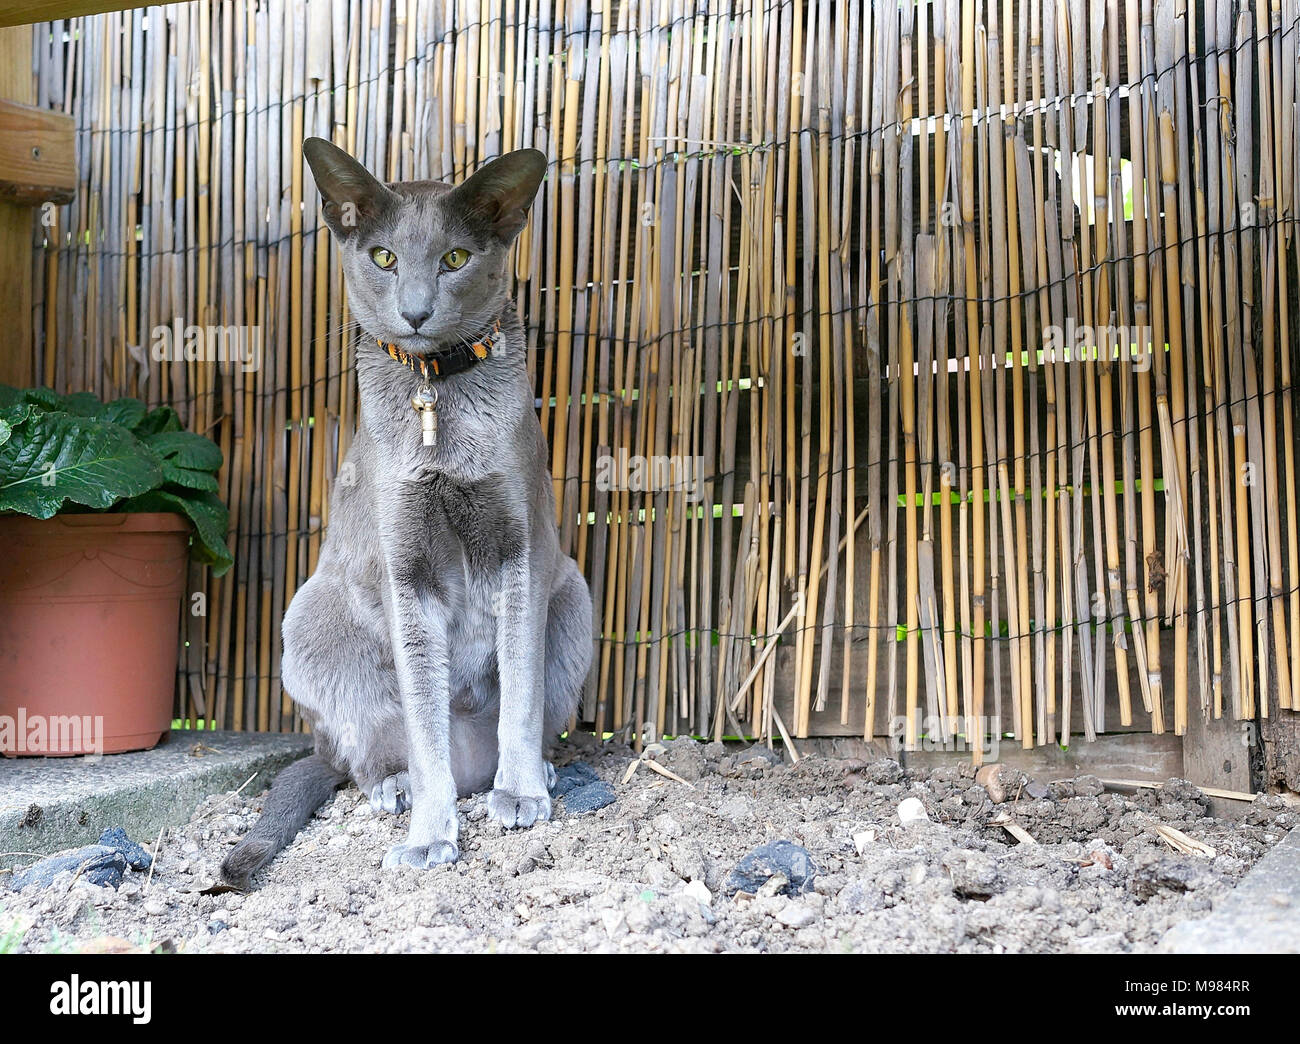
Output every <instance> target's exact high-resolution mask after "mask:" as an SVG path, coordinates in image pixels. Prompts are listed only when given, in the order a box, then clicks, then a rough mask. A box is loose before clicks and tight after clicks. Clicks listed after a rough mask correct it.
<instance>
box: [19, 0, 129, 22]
mask: <svg viewBox="0 0 1300 1044" xmlns="http://www.w3.org/2000/svg"><path fill="white" fill-rule="evenodd" d="M147 6H148V4H140V3H133V2H130V0H128V2H126V3H123V2H122V0H13V2H12V3H6V4H0V28H3V27H4V26H13V25H27V24H29V23H31V22H52V21H54V20H55V19H56V18H78V17H80V16H82V15H94V14H102V13H103V12H105V11H129V10H132V9H133V8H137V7H147Z"/></svg>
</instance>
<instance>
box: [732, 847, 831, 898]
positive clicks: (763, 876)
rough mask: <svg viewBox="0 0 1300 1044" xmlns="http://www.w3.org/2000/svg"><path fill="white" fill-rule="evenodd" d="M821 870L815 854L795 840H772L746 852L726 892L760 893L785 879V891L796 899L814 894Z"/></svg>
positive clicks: (783, 890) (733, 872) (783, 887)
mask: <svg viewBox="0 0 1300 1044" xmlns="http://www.w3.org/2000/svg"><path fill="white" fill-rule="evenodd" d="M817 873H818V867H817V864H816V863H814V862H813V858H812V853H811V852H809V851H808V849H806V848H804V847H802V846H801V845H796V844H795V843H794V842H793V841H769V842H768V843H767V844H765V845H760V846H759V847H758V848H755V849H753V850H751V851H750V852H748V853H746V854H745V856H744V857H743V858H742V859H741V860H740V862H739V863H737V864H736V868H735V869H734V870H732V871H731V873H730V874H729V875H728V876H727V881H726V884H725V886H724V887H725V891H726V893H727V894H728V895H734V894H735V893H736V892H749V893H751V894H753V893H757V892H758V891H759V890H760V889H761V888H762V887H763V885H765V884H766V883H767V882H768V881H769V880H770V879H772V878H774V877H777V876H781V877H784V878H785V881H784V883H783V884H782V885H781V891H782V892H783V893H784V894H785V895H789V896H794V895H798V894H799V893H801V892H811V891H812V890H813V885H814V882H815V881H816V879H817Z"/></svg>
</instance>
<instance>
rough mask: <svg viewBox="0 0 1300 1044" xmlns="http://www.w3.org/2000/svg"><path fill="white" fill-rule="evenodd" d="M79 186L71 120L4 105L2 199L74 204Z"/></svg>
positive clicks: (0, 108) (0, 116) (0, 117)
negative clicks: (74, 197)
mask: <svg viewBox="0 0 1300 1044" xmlns="http://www.w3.org/2000/svg"><path fill="white" fill-rule="evenodd" d="M76 186H77V167H76V146H75V141H74V136H73V123H72V117H71V116H65V115H64V114H63V113H61V112H50V111H49V110H47V109H38V108H36V107H35V106H34V105H22V104H19V103H18V102H14V101H6V100H0V199H2V200H5V201H6V202H9V203H18V204H21V205H25V206H34V205H36V204H38V203H44V202H47V201H48V202H51V203H71V202H72V197H73V192H74V190H75V188H76Z"/></svg>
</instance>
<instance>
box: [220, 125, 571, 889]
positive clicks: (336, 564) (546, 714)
mask: <svg viewBox="0 0 1300 1044" xmlns="http://www.w3.org/2000/svg"><path fill="white" fill-rule="evenodd" d="M303 153H304V155H305V156H306V158H307V162H308V163H309V165H310V166H311V168H312V172H313V174H314V175H315V178H316V183H317V186H318V188H319V189H320V190H321V196H322V201H323V205H322V212H323V214H324V217H325V221H326V222H327V224H328V225H329V226H330V228H331V230H332V231H333V232H334V236H335V239H336V241H337V242H338V245H339V252H340V256H341V259H342V264H343V270H344V274H345V279H346V282H347V287H348V297H349V302H350V305H351V308H352V311H353V313H354V314H355V315H356V317H357V319H358V320H359V324H360V326H361V328H362V329H363V330H364V331H365V332H366V333H368V334H369V335H370V336H369V337H364V338H363V339H362V340H361V341H360V342H359V344H358V346H357V355H356V359H357V375H358V381H359V384H360V388H361V423H360V425H359V427H358V431H357V435H356V439H355V441H354V442H353V443H352V446H351V448H350V449H349V451H348V454H347V458H346V460H345V461H344V463H343V465H342V467H341V468H340V480H339V481H338V482H336V484H335V489H334V492H333V496H332V497H331V500H330V516H329V531H328V536H327V538H326V540H325V544H324V547H323V548H322V551H321V556H320V561H319V563H318V565H317V567H316V572H315V573H314V574H313V575H312V576H311V578H310V579H309V580H308V581H307V582H306V583H305V584H304V585H303V586H302V588H301V589H300V590H299V591H298V592H297V594H296V595H295V596H294V598H293V601H292V603H291V604H290V606H289V609H288V612H287V613H286V614H285V618H284V626H283V639H284V657H283V664H282V676H283V681H284V685H285V688H286V689H287V690H288V692H289V693H290V695H291V696H292V697H293V698H294V700H295V701H296V702H297V703H298V705H299V707H301V708H302V711H303V713H304V715H305V716H306V718H307V719H308V720H309V721H310V722H311V723H312V726H313V729H314V731H315V735H316V751H317V753H316V755H315V756H316V757H318V758H320V759H322V760H323V762H324V763H325V764H327V765H328V766H330V767H331V768H332V769H333V770H336V771H337V772H338V773H339V774H340V775H346V776H347V777H350V778H351V779H353V780H354V781H355V782H356V784H357V785H358V786H359V787H360V788H361V790H362V792H363V793H365V794H367V795H370V796H371V799H372V802H374V803H376V805H377V806H378V807H381V808H386V809H389V810H391V811H400V810H401V809H402V808H404V807H405V805H406V803H410V805H411V822H410V828H409V832H408V835H407V838H406V840H405V841H404V842H403V843H401V844H399V845H396V846H394V847H393V848H392V849H390V850H389V852H388V854H387V855H386V856H385V858H384V865H385V866H395V865H399V864H409V865H413V866H418V867H425V866H431V865H433V864H435V863H439V862H446V861H449V860H453V859H455V858H456V857H457V856H458V854H459V848H458V846H457V836H458V822H457V816H456V797H457V795H458V794H459V795H466V794H470V793H474V792H477V791H480V790H484V789H486V788H488V787H489V786H490V787H492V794H491V795H490V797H489V799H488V808H489V812H490V814H491V815H493V816H495V817H496V818H498V819H500V820H501V821H502V823H504V824H505V825H506V826H507V827H512V826H530V825H532V824H533V823H534V822H536V821H537V820H544V819H547V818H549V816H550V811H551V803H550V797H549V795H548V781H549V778H553V774H550V767H549V766H548V765H547V764H546V762H545V761H544V745H545V743H546V741H547V740H548V739H549V738H553V737H554V735H555V734H556V733H557V732H559V731H560V730H561V729H563V728H564V727H565V725H566V723H567V722H568V720H569V718H570V716H571V715H572V713H573V711H574V708H575V707H576V705H577V700H578V696H579V692H580V690H581V687H582V684H583V681H584V680H585V677H586V674H587V670H588V667H589V665H590V662H591V655H592V630H591V617H592V608H591V596H590V593H589V591H588V589H587V584H586V582H585V581H584V580H583V578H582V575H581V574H580V573H579V571H578V568H577V565H576V563H574V562H573V560H572V559H570V558H568V557H566V556H565V555H564V554H562V553H561V551H560V546H559V539H558V534H557V531H556V526H555V501H554V496H553V493H552V482H551V475H550V473H549V470H548V464H547V460H548V453H547V446H546V441H545V439H544V437H543V435H542V430H541V426H540V425H539V424H538V421H537V415H536V413H535V411H534V406H533V391H532V388H531V386H530V383H529V380H528V376H527V369H526V365H525V350H526V348H527V343H526V339H525V333H524V329H523V326H522V324H521V323H520V321H519V317H518V315H517V313H516V312H515V309H514V305H513V303H512V301H511V298H510V296H509V293H510V280H509V274H508V272H507V271H506V260H507V256H508V253H509V247H510V243H511V242H512V241H513V239H514V237H515V235H517V233H518V232H519V230H520V228H522V227H523V223H524V220H525V214H526V210H527V207H528V205H529V204H530V203H531V202H532V198H533V196H534V195H535V193H536V191H537V187H538V185H539V184H540V181H541V178H542V174H543V173H544V171H545V161H544V158H543V157H542V155H541V153H538V152H535V151H533V150H524V151H522V152H516V153H511V154H509V155H507V156H504V157H502V158H501V159H499V160H496V161H493V162H492V163H490V164H488V165H487V166H486V167H484V168H483V169H482V170H480V171H479V172H478V173H477V174H475V175H474V176H473V177H471V178H470V179H469V180H467V181H466V182H464V183H463V184H461V185H459V186H456V187H454V188H453V187H451V186H448V185H445V184H442V183H440V182H411V183H404V184H394V185H387V186H385V185H381V184H380V183H379V182H378V181H376V180H375V179H374V178H372V177H371V176H370V175H369V174H368V173H366V172H365V170H364V168H362V167H361V166H360V164H358V163H357V162H356V161H355V160H353V159H352V158H351V157H349V156H347V155H346V154H345V153H343V152H342V151H340V150H339V149H337V148H335V147H334V146H332V145H330V144H329V143H328V142H325V141H322V140H321V139H319V138H309V139H308V140H307V141H306V142H304V145H303ZM375 247H383V248H385V249H386V250H389V251H391V252H392V253H394V254H395V255H396V256H397V264H396V265H395V266H394V267H393V269H392V270H388V271H386V270H383V269H382V268H380V267H379V265H378V264H376V262H375V261H374V260H373V259H372V256H371V252H372V250H373V249H374V248H375ZM453 248H461V249H465V250H468V251H469V252H470V259H469V261H468V262H467V263H466V264H465V265H464V267H462V268H461V269H459V270H456V271H449V270H446V266H445V265H443V264H442V262H441V259H444V258H445V256H446V254H447V252H448V251H449V250H451V249H453ZM495 318H500V320H501V333H500V335H499V337H498V339H497V341H496V343H495V345H494V347H493V350H492V353H491V355H490V356H489V358H487V359H486V360H485V361H483V362H481V363H479V364H477V365H475V366H473V367H471V368H470V369H468V370H466V371H464V372H462V373H459V374H455V375H451V376H447V377H445V378H442V379H438V380H435V382H434V383H435V386H436V389H437V393H438V404H437V413H438V437H437V441H436V444H435V445H434V446H433V447H432V448H430V447H426V446H424V445H422V443H421V434H420V424H419V420H418V416H417V414H416V413H415V411H414V410H413V409H412V408H411V397H412V395H414V393H415V391H416V389H417V388H418V387H419V385H420V384H421V383H423V382H422V379H421V378H420V377H419V376H417V375H416V374H413V373H411V372H410V371H409V370H407V369H406V368H404V367H403V366H401V365H399V364H398V363H397V362H395V361H394V360H393V359H392V358H390V357H389V356H388V355H387V354H386V353H385V352H384V351H383V350H382V349H380V348H379V347H378V345H377V344H376V343H375V338H378V339H380V340H382V341H386V342H391V343H394V344H396V345H397V346H398V347H400V348H403V349H405V350H406V351H409V352H412V353H416V354H421V355H424V354H428V353H430V352H432V351H436V350H437V349H438V348H440V347H447V346H450V345H454V344H456V343H457V342H461V343H467V342H468V340H469V339H474V338H476V337H478V336H480V335H481V334H482V332H483V331H484V330H485V329H487V328H488V327H489V326H490V324H491V323H492V321H493V319H495ZM290 771H291V770H286V771H285V773H283V774H282V775H281V776H280V777H279V778H277V780H276V783H275V785H274V786H273V788H272V792H271V796H270V797H269V798H268V799H267V811H266V812H265V813H264V817H265V816H270V815H271V811H272V807H273V804H275V806H276V807H277V808H278V809H279V812H278V814H279V815H280V816H282V817H283V819H284V823H285V824H289V823H292V822H294V821H296V820H298V819H299V818H300V819H301V820H302V821H303V822H305V820H306V817H307V816H309V815H310V814H311V812H312V811H314V809H315V808H316V807H318V806H319V804H320V803H321V802H323V801H324V799H325V798H324V796H322V795H320V794H319V792H318V791H313V792H312V793H310V794H303V795H301V798H302V800H310V801H316V804H315V805H312V806H311V808H308V809H307V810H306V812H305V813H304V812H303V811H302V807H301V802H299V804H298V805H297V806H295V807H293V808H292V809H288V810H286V809H285V807H284V806H285V802H283V801H279V799H278V797H277V795H278V794H279V792H280V789H281V781H282V780H284V779H285V777H286V776H287V775H288V774H289V772H290ZM290 804H292V803H290ZM262 822H265V819H264V820H263V821H262ZM262 822H259V823H258V825H257V826H256V827H254V829H253V831H251V832H250V834H249V835H248V837H247V838H245V839H244V840H243V841H242V842H241V843H240V845H239V846H237V847H236V848H235V849H234V850H233V851H232V853H231V855H230V856H229V857H228V858H227V860H226V864H223V865H233V867H234V868H235V869H237V870H238V871H239V872H240V873H242V875H243V877H244V879H245V880H246V879H247V876H248V874H250V873H251V872H252V870H255V869H256V866H260V865H261V864H262V863H263V862H265V861H266V860H269V859H270V858H272V857H273V856H274V854H275V852H276V851H278V850H279V848H280V847H282V846H283V844H284V843H287V841H288V840H290V839H291V838H292V836H293V833H296V832H297V829H298V827H294V829H293V833H290V834H289V836H288V838H284V834H285V832H286V830H287V826H286V827H284V828H280V827H277V828H275V829H273V830H265V831H263V830H262ZM298 826H301V823H299V824H298ZM259 831H262V832H261V833H259ZM255 835H256V836H257V837H258V838H263V839H265V837H268V836H270V837H276V838H283V840H282V841H281V843H280V844H279V845H276V846H275V847H274V848H273V849H272V850H270V851H269V852H268V851H266V850H264V849H261V848H257V849H256V851H254V852H251V853H250V852H249V850H248V849H247V848H246V846H249V845H250V844H251V843H253V842H254V841H255ZM255 847H256V846H255ZM241 850H242V851H241ZM249 855H253V856H255V858H254V859H251V860H250V858H248V857H249ZM232 861H233V864H232ZM253 862H255V863H256V865H253V866H251V868H250V863H253Z"/></svg>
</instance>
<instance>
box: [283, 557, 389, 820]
mask: <svg viewBox="0 0 1300 1044" xmlns="http://www.w3.org/2000/svg"><path fill="white" fill-rule="evenodd" d="M383 618H384V617H383V607H382V604H381V603H380V601H379V595H378V592H374V593H373V596H371V595H370V594H369V593H368V592H366V591H365V590H364V589H362V588H361V587H360V586H359V585H356V584H349V583H348V582H347V581H346V580H345V579H344V578H342V577H338V576H336V575H335V574H334V573H332V572H330V571H329V570H328V569H318V570H317V571H316V573H315V574H314V575H313V576H312V577H311V579H310V580H308V581H307V582H306V583H305V584H303V586H302V587H301V588H299V590H298V593H297V594H295V595H294V597H293V601H292V602H291V603H290V605H289V609H288V611H287V612H286V613H285V616H284V624H283V635H284V657H283V660H282V663H281V675H282V677H283V681H284V687H285V689H286V691H287V692H288V693H289V695H290V696H291V697H292V698H293V700H294V702H295V703H297V704H298V705H299V706H300V707H301V708H302V710H303V713H304V715H305V716H306V717H307V719H308V720H309V721H310V722H311V723H312V731H313V732H314V733H315V735H316V748H317V751H318V752H319V753H320V754H321V755H322V756H324V757H325V758H326V760H327V761H329V763H330V764H332V765H334V766H335V767H336V768H338V769H339V770H340V771H342V772H345V773H346V774H347V775H348V776H350V777H351V778H352V780H353V781H354V782H355V783H356V785H357V786H358V787H359V788H360V789H361V792H362V793H363V794H367V795H372V796H373V794H374V789H375V788H376V787H379V788H380V798H381V803H382V799H383V797H384V793H383V787H384V786H388V787H389V790H390V792H391V793H392V794H393V797H394V802H395V799H396V790H397V789H398V787H399V786H400V779H399V776H400V774H404V773H405V772H406V768H407V764H406V762H407V751H406V730H405V728H404V727H403V723H402V704H401V697H400V695H399V693H398V688H397V674H396V671H395V670H394V667H393V656H392V651H391V646H390V642H389V638H388V635H387V634H386V633H384V631H383V629H382V620H383ZM390 780H391V784H390V783H389V781H390ZM405 790H406V793H407V795H408V797H407V799H406V800H407V803H408V805H409V801H410V798H409V793H410V788H409V786H408V787H406V788H405Z"/></svg>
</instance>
